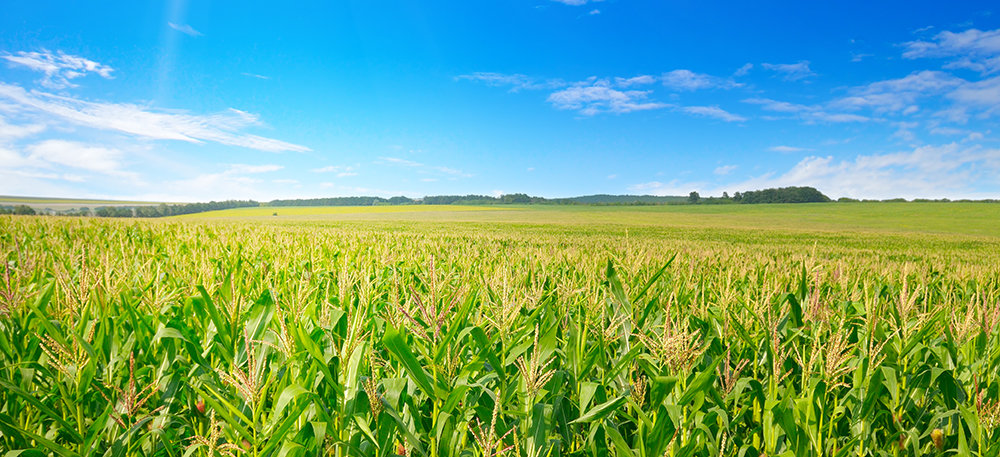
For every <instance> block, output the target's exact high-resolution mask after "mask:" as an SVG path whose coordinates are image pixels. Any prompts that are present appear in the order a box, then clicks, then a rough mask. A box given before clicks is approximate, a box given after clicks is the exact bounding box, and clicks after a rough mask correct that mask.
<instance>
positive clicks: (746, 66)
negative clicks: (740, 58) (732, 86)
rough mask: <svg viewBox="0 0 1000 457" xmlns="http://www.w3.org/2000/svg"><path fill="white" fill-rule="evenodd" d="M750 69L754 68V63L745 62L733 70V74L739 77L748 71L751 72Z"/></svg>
mask: <svg viewBox="0 0 1000 457" xmlns="http://www.w3.org/2000/svg"><path fill="white" fill-rule="evenodd" d="M750 70H753V64H752V63H745V64H743V66H742V67H740V68H737V69H736V71H735V72H733V76H737V77H739V76H746V74H747V73H750Z"/></svg>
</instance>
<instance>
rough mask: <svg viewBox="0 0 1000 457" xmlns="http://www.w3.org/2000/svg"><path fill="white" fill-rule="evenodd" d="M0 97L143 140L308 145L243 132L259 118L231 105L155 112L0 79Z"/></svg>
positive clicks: (275, 147) (265, 147)
mask: <svg viewBox="0 0 1000 457" xmlns="http://www.w3.org/2000/svg"><path fill="white" fill-rule="evenodd" d="M0 99H7V100H9V101H11V102H13V103H14V104H16V105H17V106H18V107H19V108H21V109H26V110H31V111H35V112H38V113H42V114H46V115H49V116H51V117H52V118H54V119H58V120H62V121H66V122H69V123H72V124H77V125H82V126H86V127H90V128H95V129H100V130H112V131H117V132H122V133H127V134H131V135H135V136H138V137H143V138H148V139H155V140H179V141H186V142H191V143H202V142H205V141H211V142H215V143H220V144H225V145H230V146H241V147H245V148H250V149H257V150H260V151H269V152H281V151H297V152H303V151H309V150H310V149H309V148H307V147H305V146H300V145H297V144H292V143H287V142H284V141H280V140H275V139H271V138H265V137H262V136H257V135H251V134H248V133H245V132H243V130H245V129H247V128H249V127H252V126H256V125H259V124H260V121H259V118H258V116H257V115H255V114H251V113H247V112H244V111H240V110H236V109H230V110H228V111H224V112H222V113H216V114H203V115H198V114H187V113H183V112H176V111H175V112H167V111H156V110H153V109H151V108H148V107H142V106H139V105H132V104H126V103H106V102H91V101H86V100H82V99H78V98H73V97H68V96H61V95H54V94H50V93H46V92H41V91H36V90H32V91H27V90H25V89H23V88H21V87H20V86H15V85H11V84H4V83H0Z"/></svg>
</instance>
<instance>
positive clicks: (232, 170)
mask: <svg viewBox="0 0 1000 457" xmlns="http://www.w3.org/2000/svg"><path fill="white" fill-rule="evenodd" d="M283 168H285V167H283V166H281V165H275V164H266V165H246V164H241V163H236V164H232V165H230V166H229V169H228V170H226V171H225V172H223V173H224V174H227V175H252V174H259V173H271V172H274V171H278V170H281V169H283Z"/></svg>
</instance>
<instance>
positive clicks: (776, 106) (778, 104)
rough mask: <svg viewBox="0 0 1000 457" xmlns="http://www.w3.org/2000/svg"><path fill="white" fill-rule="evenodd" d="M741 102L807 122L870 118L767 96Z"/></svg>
mask: <svg viewBox="0 0 1000 457" xmlns="http://www.w3.org/2000/svg"><path fill="white" fill-rule="evenodd" d="M743 103H750V104H754V105H760V106H761V109H763V110H765V111H771V112H775V113H780V114H785V115H789V116H791V117H792V118H796V119H800V120H802V121H803V122H806V123H809V124H815V123H830V124H840V123H849V122H868V121H871V120H872V119H871V118H870V117H867V116H862V115H860V114H853V113H831V112H828V111H827V110H826V109H824V108H823V107H822V106H819V105H801V104H797V103H790V102H785V101H780V100H772V99H769V98H748V99H744V100H743Z"/></svg>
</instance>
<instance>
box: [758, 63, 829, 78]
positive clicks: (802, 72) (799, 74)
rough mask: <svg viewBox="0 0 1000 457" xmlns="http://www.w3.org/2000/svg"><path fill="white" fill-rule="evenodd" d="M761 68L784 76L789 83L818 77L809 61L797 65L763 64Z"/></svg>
mask: <svg viewBox="0 0 1000 457" xmlns="http://www.w3.org/2000/svg"><path fill="white" fill-rule="evenodd" d="M761 67H764V69H766V70H771V71H774V72H777V73H780V74H782V76H783V77H784V78H785V80H787V81H798V80H801V79H805V78H809V77H811V76H816V73H814V72H813V71H812V69H810V68H809V61H808V60H800V61H798V62H796V63H778V64H774V63H764V64H761Z"/></svg>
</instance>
